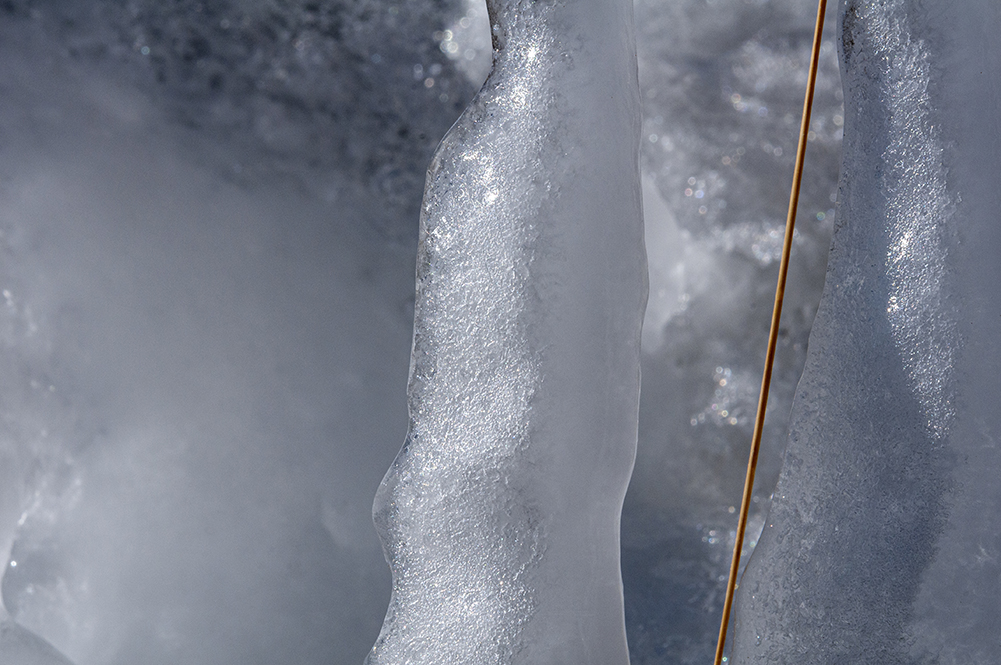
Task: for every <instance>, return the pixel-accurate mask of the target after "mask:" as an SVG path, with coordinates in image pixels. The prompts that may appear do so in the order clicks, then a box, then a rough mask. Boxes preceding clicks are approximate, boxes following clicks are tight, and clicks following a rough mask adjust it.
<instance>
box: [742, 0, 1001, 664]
mask: <svg viewBox="0 0 1001 665" xmlns="http://www.w3.org/2000/svg"><path fill="white" fill-rule="evenodd" d="M840 13H841V15H840V20H841V57H842V66H843V80H844V86H845V111H846V113H845V143H844V162H843V174H842V182H841V190H840V201H839V215H838V223H837V226H836V228H835V234H834V245H833V250H832V254H831V260H830V266H829V270H828V275H827V284H826V287H825V291H824V296H823V299H822V302H821V306H820V309H819V311H818V314H817V319H816V324H815V327H814V330H813V333H812V336H811V339H810V352H809V357H808V360H807V367H806V370H805V372H804V375H803V379H802V381H801V383H800V386H799V388H798V391H797V396H796V401H795V403H794V407H793V416H792V428H791V434H790V440H789V448H788V450H787V454H786V459H785V465H784V467H783V470H782V474H781V477H780V480H779V484H778V486H777V488H776V492H775V497H774V500H773V504H772V510H771V513H770V514H769V516H768V519H767V524H766V526H765V529H764V532H763V534H762V537H761V539H760V541H759V545H758V548H757V550H756V551H755V553H754V556H753V557H752V560H751V563H750V564H749V566H748V569H747V573H746V574H745V575H744V578H743V580H742V581H741V586H740V592H739V597H738V605H737V617H736V634H735V643H734V658H733V659H732V660H733V662H737V663H789V662H796V661H808V662H822V663H843V662H851V663H881V664H885V663H913V662H922V663H924V662H935V663H950V664H951V663H988V662H998V660H999V659H1001V644H999V642H998V640H997V635H998V625H997V621H998V620H997V616H998V615H997V608H996V598H997V595H998V592H999V591H1001V588H999V587H1001V583H999V580H1001V575H999V573H1001V565H999V554H1001V539H999V536H998V533H997V529H996V528H995V525H994V524H993V522H992V520H991V519H988V518H987V517H986V516H988V515H994V514H996V513H997V510H998V508H999V506H1001V492H999V490H998V488H997V483H996V480H995V478H994V475H995V474H994V473H992V472H990V471H988V470H989V469H993V470H995V472H996V469H997V468H998V465H999V464H1001V443H999V441H1001V418H999V416H998V410H997V408H996V396H997V395H998V394H999V392H1001V385H999V381H998V373H997V366H998V360H999V359H998V353H997V340H998V339H1001V307H999V305H998V303H997V301H996V299H993V300H992V299H991V295H990V293H989V291H992V290H993V288H994V286H993V285H994V284H996V283H997V280H998V278H999V272H1001V270H999V269H1001V261H998V256H1001V232H999V230H998V225H997V223H996V211H997V209H998V206H999V203H1001V197H999V194H998V190H997V186H996V179H997V173H998V172H999V161H1001V160H999V156H998V151H997V150H996V147H991V146H992V145H994V146H996V137H997V136H998V132H999V125H998V120H997V115H996V111H995V108H994V106H995V103H994V102H993V101H992V100H996V98H997V95H998V93H999V91H1001V85H999V83H998V81H997V78H996V76H993V75H989V74H988V72H996V71H997V68H998V66H999V64H1001V48H999V47H998V46H997V44H996V42H995V41H994V40H992V39H991V38H990V36H989V34H988V32H987V30H986V29H985V28H984V27H983V26H985V25H996V24H997V21H998V20H999V19H1001V9H999V8H998V7H997V5H996V4H994V3H990V2H971V3H964V4H963V5H962V7H959V6H957V5H954V4H952V3H946V2H938V1H929V2H921V3H913V2H904V1H903V0H897V1H892V2H881V3H865V2H856V1H854V0H846V1H843V2H842V5H841V7H840ZM992 142H994V143H992Z"/></svg>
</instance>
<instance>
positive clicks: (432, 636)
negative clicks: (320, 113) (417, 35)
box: [368, 0, 646, 665]
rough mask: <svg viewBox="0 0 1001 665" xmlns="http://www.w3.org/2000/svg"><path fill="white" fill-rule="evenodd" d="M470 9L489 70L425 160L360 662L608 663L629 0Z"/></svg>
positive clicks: (629, 447)
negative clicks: (481, 32)
mask: <svg viewBox="0 0 1001 665" xmlns="http://www.w3.org/2000/svg"><path fill="white" fill-rule="evenodd" d="M488 6H489V10H490V19H491V25H492V29H493V39H494V47H495V54H494V68H493V71H492V73H491V74H490V76H489V77H488V79H487V81H486V83H485V84H484V86H483V89H482V90H481V91H480V93H479V94H478V95H477V96H476V98H475V99H474V100H473V102H472V104H471V105H470V107H469V108H468V109H467V110H466V112H465V113H464V114H463V115H462V117H460V118H459V120H458V122H457V123H456V125H455V126H454V127H453V128H452V129H451V131H450V132H449V133H448V135H447V136H446V137H445V139H444V140H443V141H442V144H441V146H440V147H439V148H438V150H437V152H436V154H435V157H434V159H433V161H432V163H431V166H430V168H429V170H428V179H427V189H426V190H425V197H424V206H423V209H422V211H421V233H420V241H419V243H420V244H419V256H418V269H417V304H416V311H415V323H414V346H413V356H412V360H411V375H410V385H409V405H410V429H409V432H408V435H407V440H406V443H405V444H404V447H403V450H402V451H401V452H400V455H399V456H398V457H397V459H396V461H395V462H394V463H393V466H392V468H391V469H390V470H389V472H388V474H387V475H386V478H385V480H384V481H383V484H382V486H381V488H380V490H379V494H378V496H377V498H376V503H375V521H376V525H377V527H378V529H379V531H380V536H381V537H382V539H383V543H384V546H385V549H386V555H387V558H388V560H389V562H390V565H391V567H392V570H393V597H392V600H391V603H390V607H389V611H388V613H387V616H386V623H385V625H384V627H383V630H382V633H381V635H380V636H379V639H378V641H377V642H376V644H375V647H374V648H373V650H372V653H371V655H370V656H369V659H368V663H370V664H371V665H376V664H385V665H402V664H403V663H413V664H418V663H427V664H434V663H437V664H442V665H444V664H449V663H464V664H466V665H474V664H483V665H486V664H507V663H535V664H542V663H568V662H573V663H580V664H584V663H593V664H594V665H615V664H625V663H628V661H629V658H628V654H627V649H626V639H625V623H624V616H623V597H622V582H621V575H620V572H619V515H620V512H621V508H622V501H623V497H624V495H625V491H626V485H627V483H628V480H629V475H630V472H631V469H632V465H633V460H634V456H635V452H636V436H637V412H638V409H639V352H640V325H641V322H642V317H643V305H644V303H645V300H646V257H645V255H644V249H643V225H642V216H641V207H640V206H641V204H640V201H641V194H640V181H639V166H638V152H637V150H638V142H639V137H638V134H639V87H638V81H637V71H636V57H635V51H634V46H633V43H634V37H633V34H632V6H631V3H630V2H628V1H621V0H619V1H615V2H609V1H608V0H592V1H588V2H570V1H564V0H556V1H553V2H520V1H516V0H497V1H495V2H491V3H490V4H489V5H488Z"/></svg>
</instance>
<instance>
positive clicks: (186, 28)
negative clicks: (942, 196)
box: [0, 0, 842, 665]
mask: <svg viewBox="0 0 1001 665" xmlns="http://www.w3.org/2000/svg"><path fill="white" fill-rule="evenodd" d="M815 7H816V5H815V2H814V0H755V1H754V2H746V1H745V0H672V1H670V2H665V1H664V0H636V2H635V11H636V26H637V32H638V34H637V51H638V59H639V74H640V90H641V107H642V112H643V121H642V122H643V124H642V128H643V129H642V132H641V138H642V141H641V155H642V157H641V165H642V170H643V174H644V177H643V189H644V200H645V201H648V202H649V203H650V205H649V206H647V208H646V210H645V212H644V215H645V227H646V232H647V245H648V248H649V249H650V263H651V271H650V273H651V275H650V279H651V287H652V288H651V307H650V308H649V309H648V317H647V320H646V327H645V329H644V337H643V340H642V346H643V352H644V353H643V358H642V367H643V373H642V380H643V393H642V397H641V404H640V445H639V449H638V451H637V466H636V469H635V471H634V474H633V478H632V481H631V484H630V489H629V493H628V495H627V498H626V503H625V507H624V509H623V518H622V519H623V529H622V536H621V537H622V546H623V548H622V563H623V566H622V569H623V579H624V583H625V588H624V592H625V603H626V630H627V631H628V634H629V648H630V657H631V661H632V662H633V663H634V665H651V664H660V663H668V662H698V661H699V660H700V659H708V658H710V657H711V654H712V648H713V640H714V638H715V631H716V629H717V626H718V619H719V607H720V605H721V602H720V589H721V588H722V586H723V584H724V582H723V581H721V580H720V579H719V576H720V575H721V574H723V573H725V570H726V565H727V561H728V551H727V548H728V544H729V541H730V538H731V537H732V535H731V533H730V532H731V530H732V528H733V516H732V515H731V514H730V513H729V512H728V508H729V507H731V506H733V505H734V503H735V501H736V498H737V497H738V496H739V480H740V478H742V474H743V470H742V469H743V464H744V462H745V461H746V446H747V441H748V440H749V438H750V427H749V425H748V420H749V418H748V416H747V414H748V412H749V411H750V410H752V409H753V400H754V396H755V395H756V382H757V380H758V377H759V376H760V362H761V358H760V356H761V350H762V349H763V348H764V342H765V339H764V334H765V331H767V309H768V305H769V304H770V302H771V297H772V295H771V289H772V288H773V286H774V272H775V268H776V261H775V256H776V254H775V252H776V247H777V245H778V242H777V240H776V239H777V238H779V237H780V233H779V232H778V229H779V227H780V225H781V221H782V218H783V215H784V209H782V205H783V203H784V199H785V196H786V194H787V191H785V189H786V186H787V185H786V182H787V179H788V173H789V172H790V170H791V166H790V165H791V160H792V156H793V153H794V150H795V124H796V117H797V115H796V114H797V113H798V109H799V106H800V104H801V102H802V85H803V80H804V77H805V74H804V71H805V67H806V62H807V56H808V46H809V39H808V37H809V31H810V29H811V28H812V21H813V11H814V10H815ZM831 14H832V15H833V14H834V12H831ZM484 23H486V21H485V19H484V18H483V7H481V6H479V5H477V4H476V3H474V2H472V1H470V0H462V1H460V0H408V2H406V3H400V2H398V1H397V0H368V1H366V2H357V1H356V0H325V1H324V2H316V1H315V0H254V1H253V2H235V1H233V0H128V1H127V2H126V1H125V0H6V1H5V2H3V3H0V60H2V62H3V63H4V66H3V67H0V291H3V292H4V295H3V300H0V328H2V330H0V337H2V339H0V344H2V346H0V457H2V459H0V534H2V535H0V541H2V542H9V541H10V540H13V551H14V558H13V559H11V560H10V561H9V562H6V563H7V568H6V570H5V571H4V577H3V588H2V591H3V593H2V597H3V600H4V602H5V603H6V607H7V609H8V610H10V613H11V615H12V617H13V619H14V620H16V622H17V624H18V626H20V627H23V628H24V629H25V630H30V631H32V632H34V633H36V634H37V635H39V636H41V637H43V638H44V639H45V640H47V641H48V642H50V643H51V644H52V645H54V646H55V647H57V648H58V649H59V650H60V651H62V652H63V653H65V654H66V655H67V656H68V657H69V658H70V659H71V660H72V661H74V662H75V663H77V664H78V665H107V664H108V663H112V664H116V663H148V664H151V665H159V664H161V663H162V664H168V663H182V662H183V663H189V662H200V661H210V662H212V663H213V664H214V665H229V664H233V665H235V664H237V663H239V664H242V663H246V662H250V661H254V660H265V661H267V662H275V663H286V662H293V663H299V664H302V665H306V664H310V665H312V664H314V663H315V664H317V665H319V664H320V663H328V664H329V663H343V664H344V665H357V663H359V662H361V661H362V660H363V659H364V657H365V654H366V653H367V652H368V650H369V649H370V648H371V646H372V644H373V641H374V640H375V639H376V637H377V635H378V633H379V629H380V626H381V625H382V620H383V618H384V615H385V609H386V603H387V600H388V597H389V593H390V588H391V580H390V575H389V571H388V568H387V566H386V565H385V562H384V560H383V556H382V552H381V551H380V545H379V542H378V539H377V537H376V534H375V531H374V529H373V528H372V524H371V503H372V496H373V494H374V493H375V491H376V488H377V487H378V484H379V481H380V480H381V479H382V477H383V476H384V474H385V471H386V469H387V467H388V466H389V465H390V464H391V462H392V460H393V458H394V456H395V455H396V454H397V452H398V449H399V442H400V439H401V438H402V436H403V433H404V432H405V430H406V426H407V412H406V401H405V394H404V391H403V390H401V386H402V385H404V383H405V381H406V373H407V363H408V359H409V356H410V349H411V341H412V333H413V327H412V324H413V322H412V318H411V316H412V307H413V298H414V282H413V278H414V270H413V261H414V256H415V251H414V247H413V244H414V243H415V241H416V236H417V220H418V215H419V211H420V202H421V189H422V186H423V183H424V179H425V172H426V169H427V165H428V161H429V160H430V158H431V156H432V153H433V150H434V146H435V145H436V144H437V143H438V141H439V140H440V138H441V136H442V135H443V134H444V133H445V131H446V130H447V129H448V127H449V126H450V125H451V123H452V122H453V121H454V120H455V118H456V117H457V116H458V114H459V113H460V112H461V110H462V109H463V108H465V107H466V105H467V104H468V102H469V100H470V99H471V97H472V96H473V94H474V93H475V91H476V89H477V88H478V87H479V85H480V83H482V79H480V80H474V79H475V78H476V77H478V76H481V75H482V71H483V65H484V64H486V65H489V61H490V56H489V53H486V54H485V53H484V50H486V51H489V43H490V35H489V28H488V27H486V26H484V25H483V24H484ZM477 31H479V32H477ZM826 34H828V35H830V36H831V38H830V40H829V42H827V43H825V50H824V54H825V55H824V59H823V62H822V67H823V70H822V74H821V81H820V88H819V89H818V97H817V105H816V106H815V115H814V123H813V126H812V127H811V129H812V130H813V131H814V137H813V138H812V139H811V148H810V153H809V155H808V160H809V162H808V175H807V183H806V190H805V191H804V196H803V199H802V205H801V210H800V219H801V223H800V227H799V233H798V235H797V239H796V247H795V252H794V256H793V262H794V265H793V268H792V272H793V277H794V281H793V282H792V283H791V284H790V290H789V291H788V292H787V300H786V302H787V317H786V318H785V320H784V331H785V335H784V336H783V338H782V344H781V346H780V349H779V352H780V361H781V367H780V368H779V369H778V372H779V373H780V375H781V376H780V377H779V378H778V379H777V380H776V381H775V382H774V383H773V391H772V402H771V404H772V405H773V407H772V408H771V409H770V413H769V418H768V425H767V426H768V428H769V431H770V432H772V433H773V434H774V436H772V437H771V438H770V440H769V441H770V443H771V446H770V448H769V449H767V450H766V451H764V453H763V457H762V466H763V467H765V468H763V470H762V473H761V476H760V477H761V478H762V485H761V487H760V489H759V492H758V495H757V498H758V499H759V502H758V503H756V504H755V508H756V516H757V519H758V522H757V523H758V524H760V519H762V517H763V512H764V509H765V506H766V505H767V499H768V495H769V494H770V491H771V488H770V487H769V481H768V479H769V478H774V477H775V476H776V475H777V466H778V463H777V460H778V458H779V450H780V447H781V443H782V438H781V435H780V432H781V431H782V430H784V428H785V422H786V417H787V414H788V402H789V401H791V395H792V390H793V387H794V385H795V381H796V379H797V378H798V376H799V368H800V367H801V366H802V361H803V358H804V355H805V343H806V336H807V332H808V330H809V326H810V323H811V321H812V318H813V312H814V311H815V306H816V302H817V300H818V298H819V292H820V289H821V287H822V284H823V276H824V262H825V261H826V257H827V250H828V246H829V235H830V229H831V221H832V220H833V213H832V211H831V208H832V207H833V203H832V200H831V199H830V198H829V197H830V195H831V194H832V193H833V192H834V190H835V186H836V183H835V180H836V177H837V170H838V152H839V149H840V131H841V120H842V115H841V108H840V100H839V97H838V95H839V93H840V87H839V86H838V85H837V76H838V74H837V63H836V58H835V56H834V50H835V49H834V42H833V36H834V34H835V30H834V29H833V28H829V29H828V31H827V33H826ZM481 44H485V45H486V46H485V47H481ZM470 56H472V57H470ZM703 211H704V212H703ZM758 331H760V332H758ZM22 518H23V519H22ZM14 563H16V564H17V565H16V566H14V565H13V564H14ZM17 634H19V635H23V633H21V632H20V631H18V633H17ZM3 635H6V636H10V635H14V633H11V632H6V633H3ZM2 639H6V638H3V637H0V640H2ZM29 643H32V644H37V642H35V641H30V642H19V644H21V645H24V644H29Z"/></svg>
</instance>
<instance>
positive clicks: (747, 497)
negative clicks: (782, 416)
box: [714, 0, 827, 665]
mask: <svg viewBox="0 0 1001 665" xmlns="http://www.w3.org/2000/svg"><path fill="white" fill-rule="evenodd" d="M826 8H827V0H820V3H819V5H818V6H817V25H816V27H815V28H814V31H813V51H812V52H811V54H810V73H809V76H808V77H807V83H806V99H805V100H804V101H803V119H802V122H801V123H800V127H799V145H798V146H797V148H796V168H795V169H794V170H793V175H792V191H791V192H790V194H789V213H788V215H787V216H786V233H785V241H784V243H783V244H782V260H781V261H780V262H779V279H778V284H777V285H776V287H775V306H774V308H773V309H772V324H771V328H770V329H769V331H768V351H767V352H766V354H765V371H764V375H763V376H762V378H761V393H760V394H759V396H758V411H757V414H756V415H755V418H754V434H753V435H752V436H751V453H750V457H749V458H748V460H747V476H746V478H745V479H744V495H743V497H742V498H741V500H740V518H739V519H738V520H737V539H736V542H735V543H734V544H733V558H732V560H731V562H730V577H729V579H728V580H727V583H726V597H725V599H724V601H723V619H722V620H721V621H720V626H719V639H718V640H717V642H716V660H715V661H714V662H715V665H720V664H721V663H722V662H723V647H724V646H726V632H727V629H728V628H729V626H730V610H731V608H732V606H733V593H734V591H735V590H736V588H737V570H738V568H739V567H740V554H741V551H742V550H743V548H744V531H745V530H746V528H747V512H748V510H749V509H750V505H751V492H752V490H753V489H754V472H755V471H756V470H757V466H758V451H759V450H760V449H761V431H762V429H763V427H764V424H765V410H766V409H767V407H768V388H769V386H771V383H772V366H773V365H774V364H775V346H776V343H777V342H778V336H779V321H780V320H781V318H782V301H783V299H784V297H785V288H786V275H787V274H788V272H789V253H790V251H791V250H792V235H793V230H794V229H795V227H796V207H797V206H798V205H799V188H800V183H801V182H802V180H803V159H804V157H805V156H806V140H807V136H808V135H809V133H810V113H811V111H812V110H813V89H814V87H815V84H816V82H817V64H818V61H819V59H820V40H821V37H822V36H823V33H824V12H825V10H826Z"/></svg>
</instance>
